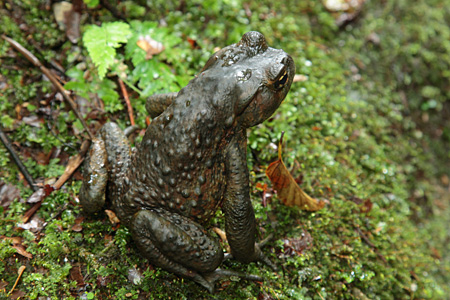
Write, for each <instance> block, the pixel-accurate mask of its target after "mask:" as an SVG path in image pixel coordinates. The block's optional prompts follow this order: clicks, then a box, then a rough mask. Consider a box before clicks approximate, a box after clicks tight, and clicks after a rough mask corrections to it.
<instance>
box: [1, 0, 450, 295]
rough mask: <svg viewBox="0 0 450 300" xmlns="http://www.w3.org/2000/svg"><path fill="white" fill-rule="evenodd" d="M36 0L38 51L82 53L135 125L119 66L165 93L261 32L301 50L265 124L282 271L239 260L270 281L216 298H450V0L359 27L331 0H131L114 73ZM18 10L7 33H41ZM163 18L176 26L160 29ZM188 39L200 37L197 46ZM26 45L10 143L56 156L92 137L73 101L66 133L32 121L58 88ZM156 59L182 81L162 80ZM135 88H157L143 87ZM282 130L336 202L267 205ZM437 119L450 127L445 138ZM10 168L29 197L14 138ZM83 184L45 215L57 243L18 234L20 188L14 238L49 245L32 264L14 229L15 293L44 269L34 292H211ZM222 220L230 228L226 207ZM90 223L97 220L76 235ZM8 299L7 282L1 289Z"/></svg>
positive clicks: (272, 218) (258, 164)
mask: <svg viewBox="0 0 450 300" xmlns="http://www.w3.org/2000/svg"><path fill="white" fill-rule="evenodd" d="M32 2H33V1H22V3H21V4H20V5H19V4H15V5H19V8H20V9H21V11H22V12H23V16H22V17H21V19H22V20H23V22H25V23H26V24H27V26H29V27H33V28H34V27H35V28H37V29H39V30H35V31H32V32H33V33H32V37H33V39H34V40H35V41H43V42H42V44H41V47H43V48H44V49H43V52H42V53H43V55H42V56H41V55H40V54H38V53H36V54H37V55H38V56H39V57H40V58H42V59H45V60H49V59H50V58H55V57H56V58H60V53H58V51H57V52H54V51H53V50H54V49H52V48H53V47H54V48H55V49H58V48H57V46H58V45H62V47H63V48H64V49H65V50H64V51H66V54H67V58H64V59H61V58H60V60H61V61H62V62H63V64H65V65H66V66H67V67H68V71H67V75H68V76H69V77H71V78H72V79H73V80H74V81H71V82H69V83H68V84H67V87H70V88H71V89H72V90H74V91H76V92H77V93H78V94H80V95H82V96H84V97H86V98H91V97H99V98H101V99H102V100H103V101H104V104H105V111H106V112H107V113H108V116H111V114H113V113H114V114H115V115H114V116H112V117H113V118H120V119H121V120H124V121H121V122H120V123H121V125H123V126H125V123H126V121H125V120H126V119H127V118H126V116H125V114H123V113H122V114H120V112H123V110H122V102H121V100H120V99H121V96H120V95H121V93H120V91H118V88H117V85H116V83H115V80H116V79H115V77H114V76H113V74H116V73H118V72H123V73H124V74H125V77H124V78H125V79H128V82H127V83H128V84H135V85H136V86H137V88H140V89H141V90H145V89H148V90H147V91H146V92H148V93H150V92H152V91H156V90H161V91H174V90H177V89H178V88H179V87H181V86H183V85H185V84H186V82H187V81H188V80H189V78H191V77H192V76H193V75H194V74H195V73H197V72H198V70H199V69H200V68H201V66H202V65H203V64H204V63H205V61H206V59H207V58H208V57H209V56H210V54H211V53H212V51H213V48H214V47H215V46H220V47H223V46H226V45H228V44H230V43H234V42H236V41H237V40H238V39H239V38H240V36H241V35H242V33H244V32H246V31H249V30H258V31H261V32H262V33H263V34H265V36H266V37H267V39H268V42H269V44H270V45H271V46H273V47H276V48H283V49H284V50H286V51H287V52H288V53H290V54H291V55H292V56H293V58H294V60H295V63H296V68H297V73H298V74H301V75H303V76H304V81H301V82H297V83H294V84H293V86H292V89H291V92H290V94H289V95H288V97H287V99H286V100H285V101H284V102H283V104H282V105H281V107H280V109H279V110H278V111H277V113H276V115H275V116H274V118H272V119H271V120H269V121H267V122H265V123H264V124H263V125H262V126H259V127H257V128H255V129H252V130H251V131H250V134H249V155H248V161H249V167H250V171H251V174H252V178H251V182H252V190H253V191H252V199H253V202H254V206H255V211H256V216H257V220H258V225H259V231H260V234H261V236H262V237H265V236H267V235H268V234H269V233H273V234H274V238H273V240H272V241H271V242H270V243H269V245H268V246H267V247H266V248H265V249H264V251H265V253H266V254H267V255H268V256H269V257H270V259H271V260H272V261H274V262H276V264H277V265H278V266H279V267H280V271H278V272H276V273H275V272H273V271H272V270H270V269H269V268H268V267H266V266H263V265H260V264H249V265H242V264H239V263H237V262H235V261H227V262H226V263H224V266H223V267H224V268H231V269H233V270H240V271H243V272H248V273H251V274H257V275H260V276H263V277H264V278H265V281H264V282H262V283H256V282H247V281H243V280H239V279H238V278H232V279H230V280H225V281H222V282H220V283H219V284H218V285H217V289H218V291H217V293H216V294H215V295H214V297H215V298H216V299H231V298H232V299H252V298H253V299H257V298H264V297H272V298H275V299H292V298H294V299H364V298H365V297H367V298H369V299H418V298H421V299H442V298H444V297H445V296H446V295H448V294H449V293H450V291H449V288H448V284H447V283H448V282H449V281H450V278H449V275H448V274H450V257H449V256H448V253H449V252H450V249H449V243H448V240H449V239H450V236H449V233H448V230H446V228H447V227H448V226H447V225H448V223H449V222H450V220H449V217H448V216H450V213H449V210H450V208H449V207H450V205H449V201H450V200H449V199H448V195H447V193H446V191H445V190H444V189H443V188H440V187H439V183H437V180H439V178H441V177H442V176H444V175H446V176H449V175H450V174H448V170H449V166H448V158H449V152H448V147H447V146H448V142H449V141H450V138H448V136H450V135H448V134H447V133H448V132H450V129H448V128H450V126H449V124H448V120H449V118H447V115H446V111H447V109H448V97H449V91H448V89H447V86H448V77H449V74H447V73H448V69H449V68H448V65H449V63H450V61H449V57H450V56H449V55H448V54H449V53H450V52H449V51H450V50H449V49H450V48H449V47H448V37H449V36H450V29H449V28H448V26H446V24H447V23H448V20H449V19H450V17H449V9H448V8H449V7H450V3H449V1H448V0H433V1H431V2H427V1H418V2H417V3H415V5H411V4H410V3H409V1H406V0H402V1H386V3H384V4H379V3H377V2H373V1H372V2H370V1H369V2H366V4H365V7H364V10H363V13H362V14H361V16H360V18H358V19H357V21H356V22H353V23H351V24H349V25H347V26H345V27H344V28H341V29H339V28H338V27H337V26H336V25H335V22H334V16H333V15H331V14H330V13H328V12H327V11H326V10H325V9H324V7H323V5H322V4H321V3H320V2H319V1H301V2H299V3H294V4H295V5H294V4H292V5H291V4H289V5H288V4H286V3H284V2H279V3H275V2H270V3H269V2H267V1H265V2H267V3H259V2H258V3H257V2H251V3H247V4H245V5H246V8H244V4H243V3H241V2H240V1H209V2H200V1H188V2H189V3H185V6H182V7H179V6H178V4H177V3H172V2H170V1H154V2H153V3H152V5H151V7H148V6H147V3H146V2H145V1H134V2H132V1H126V2H122V4H121V5H122V6H123V10H122V9H121V10H120V11H121V13H124V14H125V17H128V18H130V19H131V18H137V20H133V21H132V22H130V28H132V31H133V32H134V33H133V34H134V35H133V39H134V40H131V42H129V44H127V46H126V49H125V50H124V51H121V50H119V51H118V52H117V55H116V58H117V59H118V61H119V62H120V64H118V66H117V68H113V73H111V74H109V75H108V76H109V77H108V78H106V79H105V80H103V81H100V80H99V78H98V76H97V75H96V73H95V72H96V71H95V69H94V67H93V65H92V63H91V62H90V61H89V60H87V61H86V60H85V59H84V58H82V57H84V56H85V54H86V52H85V50H80V48H76V47H73V48H71V45H68V44H63V43H64V39H65V38H64V34H63V33H61V32H59V31H58V29H57V28H56V25H55V24H56V23H55V22H54V21H53V19H52V18H53V17H52V13H51V11H49V10H46V9H45V5H44V4H45V3H44V1H40V2H38V5H34V6H33V3H34V2H33V3H32ZM8 5H9V4H8ZM8 5H6V6H5V7H6V10H5V11H4V12H5V13H4V14H3V15H2V17H1V18H2V19H1V21H2V24H3V26H2V30H3V31H2V32H7V33H8V35H10V36H11V37H13V38H14V39H16V40H17V41H19V42H21V43H22V44H23V45H27V42H26V39H25V38H24V36H23V35H22V31H21V29H20V28H19V26H17V24H16V20H15V19H13V18H12V17H11V13H10V12H11V8H8ZM92 6H95V5H92ZM89 12H90V13H91V14H90V18H89V19H87V20H86V21H85V22H86V24H87V23H98V22H101V21H104V22H110V21H115V19H114V17H113V16H112V15H111V14H110V13H109V12H108V11H106V10H104V9H102V10H97V9H93V10H90V11H89ZM162 17H164V20H165V22H166V23H167V26H165V27H164V26H160V25H157V24H158V22H159V21H160V20H161V18H162ZM144 20H145V21H144ZM423 24H427V26H423ZM83 25H84V24H83ZM146 31H151V33H152V34H154V35H155V36H156V37H158V38H159V39H160V40H161V41H163V43H164V44H165V46H166V51H164V52H163V53H161V55H158V56H157V57H156V58H155V59H154V60H152V61H150V62H149V61H146V60H145V59H142V55H140V56H139V55H137V56H136V53H135V51H134V50H136V46H135V40H136V39H137V38H138V37H139V35H140V34H144V33H145V32H146ZM377 37H378V38H379V41H378V39H377ZM187 38H189V39H191V43H193V42H194V41H195V43H196V44H197V45H198V46H199V47H200V49H192V46H191V45H192V44H189V42H187ZM8 49H9V47H8V46H7V45H6V44H5V43H4V42H3V41H1V42H0V54H1V55H0V63H1V64H2V66H7V67H5V68H2V70H1V76H2V77H1V81H2V82H6V84H7V86H8V87H13V88H7V89H4V90H1V91H0V111H1V112H2V114H3V116H2V118H1V122H2V124H3V126H5V127H7V128H8V129H13V131H12V132H10V133H8V134H9V135H10V138H11V139H12V140H13V141H15V142H17V143H19V144H20V145H22V147H27V148H33V149H35V150H37V151H45V152H46V153H47V152H48V151H51V150H52V149H54V148H59V149H62V150H67V149H66V148H67V147H66V145H67V143H71V144H72V145H76V144H77V143H79V142H77V140H76V139H75V137H73V136H72V137H70V136H69V134H70V133H72V128H73V127H75V128H77V125H76V124H75V125H73V122H75V119H74V117H73V115H72V114H71V113H67V112H66V110H65V109H64V107H65V106H64V105H61V106H60V107H59V109H58V113H59V115H58V116H57V117H56V119H55V120H54V124H55V125H54V126H51V127H53V131H51V130H48V128H47V126H42V127H39V128H35V127H31V126H29V125H26V124H24V123H19V124H15V121H14V120H15V118H16V117H17V116H16V115H15V107H16V105H21V104H23V103H27V107H28V108H27V110H28V112H27V113H28V114H37V113H39V108H40V104H39V100H40V99H41V98H40V97H42V95H44V94H46V93H49V92H51V91H53V89H52V88H51V86H50V84H49V83H48V82H46V81H39V80H35V78H38V77H39V76H40V73H39V70H37V69H34V68H19V69H17V68H15V67H14V66H15V65H16V61H15V59H14V58H11V57H9V56H8V55H5V54H6V53H8ZM30 50H32V51H35V50H34V49H30ZM67 52H68V53H67ZM80 57H81V58H80ZM18 59H20V60H21V62H23V61H24V59H23V58H22V57H20V56H18ZM86 62H87V65H86ZM124 66H125V67H124ZM122 67H124V68H122ZM149 68H150V69H151V71H152V72H157V73H158V74H159V75H160V76H161V78H163V79H164V80H160V81H158V82H155V81H154V80H152V78H151V77H152V76H150V77H148V76H147V78H144V77H145V76H144V75H145V74H146V72H148V70H149ZM149 74H150V73H149ZM152 74H153V73H152ZM147 75H148V74H147ZM153 77H154V74H153ZM169 83H170V84H169ZM166 85H170V86H166ZM131 98H132V99H137V98H139V95H138V94H137V93H134V92H131ZM141 100H142V99H141ZM141 100H138V101H137V102H138V103H136V104H135V105H136V108H137V111H138V112H137V123H138V124H142V126H144V123H145V120H144V119H145V112H144V111H143V102H142V101H141ZM121 110H122V111H121ZM427 118H428V119H427ZM424 120H428V121H427V122H425V121H424ZM55 128H56V129H57V131H55ZM436 128H437V129H440V130H441V131H437V129H436ZM282 131H284V132H285V145H284V148H283V149H284V151H283V152H284V153H283V158H284V161H285V162H286V164H287V165H288V166H289V167H290V166H296V167H295V168H294V169H293V176H294V177H295V178H300V177H301V178H302V184H301V185H302V188H304V189H305V190H306V191H307V192H308V193H309V194H311V195H313V196H314V197H318V198H326V199H328V201H329V204H328V205H327V206H326V208H324V209H323V210H321V211H318V212H315V213H309V212H302V211H298V210H297V209H295V208H288V207H284V206H282V205H281V204H280V203H279V200H278V199H277V197H276V196H274V197H271V198H269V199H268V204H267V207H263V205H262V203H261V193H262V192H261V191H260V190H259V189H257V188H253V187H255V186H256V183H261V184H264V183H268V184H269V182H268V180H267V179H265V177H264V175H263V170H264V167H265V166H267V165H268V164H269V162H271V161H273V160H275V159H276V155H277V153H276V150H275V149H274V148H275V147H276V145H277V143H278V140H279V138H280V135H281V132H282ZM52 132H57V135H58V137H57V138H56V136H54V135H52ZM436 132H442V133H441V135H440V136H438V138H436ZM75 147H76V146H75ZM2 154H3V155H2ZM25 163H26V165H27V167H28V168H29V169H30V172H31V173H32V175H33V176H34V177H35V178H48V177H57V176H60V174H61V173H62V171H63V166H61V165H60V161H58V160H57V159H52V160H51V161H50V164H49V165H46V166H42V165H39V164H36V163H35V162H33V160H31V159H30V160H25ZM0 166H1V167H2V168H1V171H0V175H1V178H2V180H3V181H7V182H12V183H14V184H16V185H18V186H19V187H20V189H21V191H22V192H21V197H22V198H23V199H26V198H27V197H28V196H29V195H30V194H31V190H30V189H26V188H24V187H23V183H22V181H21V180H20V177H19V175H18V174H19V173H18V171H17V170H16V169H15V168H14V167H13V166H12V164H11V162H9V159H8V157H7V156H6V151H5V149H4V148H3V147H0ZM436 178H437V179H436ZM442 178H444V177H442ZM447 178H448V177H447ZM79 186H80V183H79V181H73V182H72V183H67V184H66V186H65V187H64V188H63V190H61V191H58V192H54V193H53V194H51V196H49V197H47V198H46V199H45V200H44V203H43V204H42V206H41V208H40V209H39V211H38V213H37V216H38V217H39V218H41V219H42V220H44V221H45V222H47V225H46V227H45V228H42V232H41V235H39V238H36V237H35V235H34V234H33V233H32V232H31V231H29V230H17V224H18V223H20V222H21V216H22V215H23V214H24V213H25V212H26V211H27V209H28V208H29V205H27V204H25V203H23V202H19V201H16V202H14V203H12V204H11V205H10V206H9V207H8V209H6V210H5V209H0V216H1V217H0V235H1V236H8V237H12V236H19V237H22V238H23V244H24V246H25V247H26V249H27V251H29V252H30V253H31V254H32V255H33V258H32V259H31V260H29V261H27V260H25V258H23V257H22V256H20V255H18V254H17V253H16V250H15V249H14V248H13V247H12V245H11V242H10V241H9V240H5V239H3V240H0V274H5V275H3V277H2V278H1V279H2V280H4V281H7V282H8V286H7V288H6V291H8V290H9V289H11V288H12V285H13V283H14V281H15V279H16V276H17V270H18V268H19V267H20V266H21V265H27V269H26V271H25V273H24V274H23V276H22V279H21V281H20V283H19V285H18V287H17V289H18V290H22V291H25V292H26V294H27V297H30V298H32V299H33V298H37V297H50V298H54V299H60V298H69V299H71V298H79V297H85V298H87V299H94V298H96V299H106V298H108V297H115V298H118V299H138V298H139V297H141V298H154V299H167V298H168V297H171V298H176V299H178V298H179V299H208V298H210V297H211V296H210V295H208V294H207V293H206V292H205V291H203V290H201V289H200V288H199V287H198V286H197V285H196V284H194V283H193V282H191V281H186V280H183V279H180V278H178V277H177V276H175V275H173V274H170V273H168V272H165V271H162V270H160V269H155V268H154V267H153V266H151V265H150V264H149V263H148V262H147V261H146V260H145V259H143V258H142V257H141V256H140V255H139V252H138V251H137V249H136V248H135V247H134V245H133V243H132V242H131V238H130V234H129V232H128V230H127V229H126V228H124V227H123V226H121V227H118V228H117V227H112V226H111V224H110V222H109V220H108V218H107V216H106V215H105V214H103V213H101V214H99V215H96V216H89V217H87V216H86V217H85V219H84V220H83V221H82V222H81V223H80V219H78V218H79V217H81V216H82V214H81V209H80V207H79V205H78V203H77V201H76V198H75V195H77V193H78V189H79ZM269 186H270V184H269ZM446 195H447V196H446ZM62 208H63V209H62ZM369 208H370V209H369ZM60 211H62V212H61V213H59V212H60ZM215 222H216V223H217V224H218V225H219V226H220V225H223V224H222V219H221V214H218V216H217V218H216V221H215ZM75 224H79V225H80V226H81V230H79V229H77V230H74V228H73V226H74V225H75ZM304 236H311V239H310V242H309V244H308V246H307V247H306V248H305V249H303V250H302V251H300V254H296V253H291V252H289V249H288V248H287V246H286V240H287V241H289V240H291V239H300V238H302V237H304ZM105 247H106V248H105ZM74 265H77V266H80V272H81V273H82V275H83V277H84V278H83V280H84V284H85V285H86V288H85V289H84V290H83V291H81V292H78V290H77V288H76V285H77V282H76V281H75V280H74V279H73V278H72V277H71V276H70V270H71V268H72V267H73V266H74ZM131 271H133V272H137V273H139V274H140V275H139V276H140V277H139V278H140V280H138V281H136V282H134V283H133V281H132V280H130V279H129V272H131ZM2 293H3V294H2ZM4 294H5V292H4V291H0V296H4Z"/></svg>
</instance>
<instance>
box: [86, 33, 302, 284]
mask: <svg viewBox="0 0 450 300" xmlns="http://www.w3.org/2000/svg"><path fill="white" fill-rule="evenodd" d="M294 74H295V67H294V63H293V60H292V58H291V57H290V56H289V55H287V54H286V53H285V52H284V51H283V50H278V49H273V48H270V47H268V46H267V43H266V40H265V38H264V36H263V35H262V34H260V33H259V32H248V33H246V34H245V35H244V36H243V37H242V39H241V41H240V42H239V43H237V44H233V45H231V46H228V47H226V48H223V49H222V50H220V51H218V52H217V53H215V54H214V55H213V56H212V57H211V58H210V59H209V61H208V62H207V63H206V65H205V67H204V68H203V69H202V71H201V73H200V74H199V75H198V76H197V77H196V78H194V79H193V80H192V81H191V82H190V83H189V84H188V85H187V86H186V87H185V88H183V89H182V90H180V92H179V93H171V94H164V95H155V96H153V97H151V98H150V99H149V101H148V103H147V110H148V111H149V113H150V115H151V116H152V117H153V118H154V119H153V121H152V123H151V124H150V126H149V127H148V128H147V131H146V133H145V136H144V138H143V141H142V143H141V144H140V145H139V146H138V148H137V151H135V152H134V153H131V151H130V148H129V146H128V143H127V141H126V138H125V136H124V135H123V133H122V132H121V131H120V130H119V129H118V127H117V125H116V124H114V123H108V124H106V125H105V126H104V127H103V128H102V129H101V130H100V132H99V137H98V139H95V140H94V141H93V146H92V148H91V151H90V153H89V157H88V159H87V162H86V166H85V169H84V170H85V171H84V181H83V186H82V189H81V191H80V200H81V203H82V205H83V207H84V208H85V209H86V210H87V211H89V212H95V211H98V210H99V209H100V208H101V207H102V205H103V204H104V203H105V195H106V200H109V201H111V202H112V206H113V209H114V210H115V212H116V214H117V216H118V217H119V219H120V220H121V221H122V222H123V223H124V224H125V225H126V226H128V227H129V228H130V230H131V233H132V236H133V239H134V241H135V243H136V245H137V246H138V248H139V249H140V251H141V252H142V254H143V255H144V256H145V257H147V258H148V259H149V260H150V261H151V262H152V263H153V264H155V265H157V266H159V267H162V268H164V269H166V270H168V271H171V272H174V273H176V274H178V275H181V276H183V277H186V278H190V279H193V280H195V281H196V282H198V283H199V284H201V285H203V286H204V287H206V288H207V289H209V290H210V291H212V289H213V284H212V283H211V282H210V281H208V280H207V278H208V276H209V275H208V274H210V273H211V272H214V270H216V268H217V267H218V266H219V264H220V263H221V262H222V260H223V252H222V249H221V247H220V244H219V242H218V240H217V239H216V238H214V237H213V236H210V235H209V234H208V232H207V231H206V230H205V228H208V224H209V221H210V219H211V218H212V217H213V216H214V215H215V213H216V211H217V209H218V208H219V207H221V208H222V210H223V211H224V214H225V224H226V228H225V229H226V233H227V238H228V242H229V244H230V248H231V254H232V256H233V257H234V258H235V259H237V260H239V261H241V262H251V261H258V260H265V257H264V255H263V254H262V252H261V250H260V249H259V247H258V245H257V244H256V243H255V234H256V225H255V216H254V212H253V207H252V204H251V202H250V196H249V179H248V177H249V174H248V169H247V163H246V148H247V137H246V129H247V128H248V127H251V126H254V125H256V124H259V123H261V122H263V121H264V120H266V119H267V118H269V117H270V116H271V115H272V114H273V112H274V111H275V110H276V109H277V108H278V106H279V105H280V103H281V101H282V100H283V99H284V98H285V96H286V94H287V93H288V91H289V88H290V86H291V83H292V79H293V77H294ZM104 174H107V175H108V179H107V180H104V179H103V177H104V176H103V175H104Z"/></svg>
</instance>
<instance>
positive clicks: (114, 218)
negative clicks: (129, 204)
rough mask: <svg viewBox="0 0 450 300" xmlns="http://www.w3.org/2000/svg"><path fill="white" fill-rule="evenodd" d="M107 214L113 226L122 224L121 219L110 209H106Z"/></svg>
mask: <svg viewBox="0 0 450 300" xmlns="http://www.w3.org/2000/svg"><path fill="white" fill-rule="evenodd" d="M105 213H106V214H107V215H108V218H109V221H110V222H111V224H113V225H114V224H118V223H120V220H119V218H118V217H117V216H116V214H115V213H114V212H113V211H112V210H109V209H105Z"/></svg>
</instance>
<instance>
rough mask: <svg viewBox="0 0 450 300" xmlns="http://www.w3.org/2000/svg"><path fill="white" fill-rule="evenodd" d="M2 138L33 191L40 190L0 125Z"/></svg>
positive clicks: (0, 137)
mask: <svg viewBox="0 0 450 300" xmlns="http://www.w3.org/2000/svg"><path fill="white" fill-rule="evenodd" d="M0 139H1V140H2V143H3V145H5V148H6V150H8V152H9V154H10V155H11V157H12V159H13V161H14V162H15V163H16V165H17V167H18V168H19V171H20V173H22V175H23V177H25V180H26V181H27V182H28V184H29V185H30V187H31V188H32V189H33V191H35V192H36V191H37V190H38V187H37V186H35V185H34V180H33V177H31V175H30V173H28V170H27V168H26V167H25V165H24V164H23V163H22V161H21V160H20V157H19V155H17V153H16V151H15V150H14V148H13V146H12V144H11V142H10V141H9V139H8V136H7V135H6V134H5V133H4V132H3V129H2V127H1V126H0Z"/></svg>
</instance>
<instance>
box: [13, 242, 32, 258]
mask: <svg viewBox="0 0 450 300" xmlns="http://www.w3.org/2000/svg"><path fill="white" fill-rule="evenodd" d="M12 247H13V248H14V249H16V251H17V253H19V254H20V255H22V256H25V257H26V258H29V259H32V258H33V255H32V254H31V253H30V252H28V251H27V250H26V249H25V247H24V246H23V245H22V244H14V245H13V246H12Z"/></svg>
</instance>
